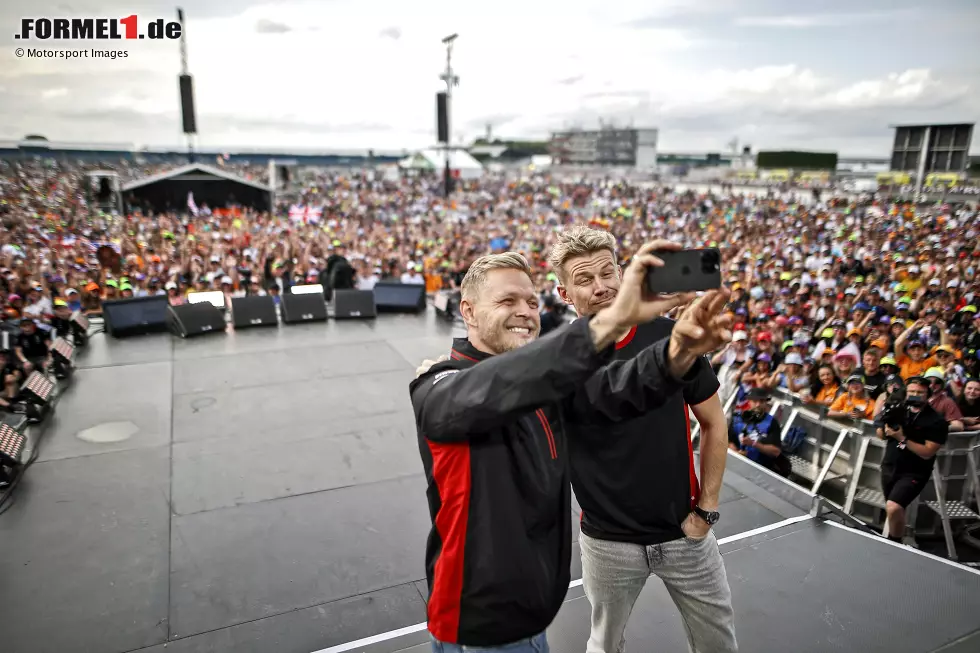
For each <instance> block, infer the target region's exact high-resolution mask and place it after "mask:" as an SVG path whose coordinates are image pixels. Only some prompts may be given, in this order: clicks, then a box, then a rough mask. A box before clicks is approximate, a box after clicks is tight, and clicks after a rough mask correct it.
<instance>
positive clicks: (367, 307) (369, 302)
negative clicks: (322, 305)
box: [333, 290, 378, 320]
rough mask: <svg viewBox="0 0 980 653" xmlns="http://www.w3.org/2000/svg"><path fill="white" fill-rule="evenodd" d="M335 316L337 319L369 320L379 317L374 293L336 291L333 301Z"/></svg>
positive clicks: (365, 291) (366, 291)
mask: <svg viewBox="0 0 980 653" xmlns="http://www.w3.org/2000/svg"><path fill="white" fill-rule="evenodd" d="M333 316H334V318H335V319H338V320H342V319H345V318H359V319H362V320H363V319H367V318H372V317H377V316H378V312H377V309H376V307H375V305H374V293H373V292H371V291H370V290H335V291H334V300H333Z"/></svg>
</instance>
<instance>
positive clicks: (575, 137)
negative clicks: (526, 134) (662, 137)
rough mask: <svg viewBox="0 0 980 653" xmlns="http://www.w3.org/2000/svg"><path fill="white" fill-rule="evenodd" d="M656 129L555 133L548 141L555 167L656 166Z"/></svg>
mask: <svg viewBox="0 0 980 653" xmlns="http://www.w3.org/2000/svg"><path fill="white" fill-rule="evenodd" d="M657 136H658V131H657V130H656V129H637V128H633V127H628V128H620V127H602V128H600V129H597V130H588V131H587V130H579V129H576V130H571V131H564V132H555V133H553V134H552V135H551V140H550V142H549V149H550V154H551V156H552V158H553V160H554V163H555V164H556V165H582V166H611V167H622V168H641V169H646V170H653V169H654V168H656V167H657Z"/></svg>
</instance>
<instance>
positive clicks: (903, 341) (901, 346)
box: [895, 320, 936, 381]
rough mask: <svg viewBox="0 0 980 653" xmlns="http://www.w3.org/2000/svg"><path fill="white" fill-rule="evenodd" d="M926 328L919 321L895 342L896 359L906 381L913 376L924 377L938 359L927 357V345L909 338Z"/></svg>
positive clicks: (922, 321)
mask: <svg viewBox="0 0 980 653" xmlns="http://www.w3.org/2000/svg"><path fill="white" fill-rule="evenodd" d="M925 326H926V323H925V321H924V320H919V321H917V322H916V323H915V324H913V325H912V326H910V327H909V328H908V329H906V330H905V331H904V332H902V335H900V336H898V338H897V339H896V340H895V359H896V360H897V361H898V367H899V369H900V370H901V374H902V378H903V379H905V380H906V381H907V380H909V379H911V378H912V377H913V376H922V375H923V374H925V371H926V370H927V369H929V368H930V367H933V366H934V365H935V364H936V359H935V358H933V357H932V356H928V357H927V356H926V343H925V342H923V341H922V340H920V339H919V338H918V336H915V337H913V338H912V339H911V340H910V339H909V336H911V335H912V334H913V333H916V334H917V333H918V330H919V329H922V328H923V327H925Z"/></svg>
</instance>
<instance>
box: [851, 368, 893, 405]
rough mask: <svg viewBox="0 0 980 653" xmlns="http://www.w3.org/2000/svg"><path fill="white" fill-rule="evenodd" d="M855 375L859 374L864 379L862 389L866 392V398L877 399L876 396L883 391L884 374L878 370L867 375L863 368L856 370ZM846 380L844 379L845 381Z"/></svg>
mask: <svg viewBox="0 0 980 653" xmlns="http://www.w3.org/2000/svg"><path fill="white" fill-rule="evenodd" d="M854 373H855V374H860V375H861V378H863V379H864V389H865V390H867V391H868V396H869V397H871V398H872V399H877V398H878V395H880V394H881V393H882V392H884V391H885V378H886V377H885V373H884V372H882V371H881V370H880V369H879V370H878V371H877V372H876V373H875V374H868V373H867V372H865V371H864V368H863V367H861V368H858V369H857V370H856V371H855V372H854ZM845 380H846V379H845Z"/></svg>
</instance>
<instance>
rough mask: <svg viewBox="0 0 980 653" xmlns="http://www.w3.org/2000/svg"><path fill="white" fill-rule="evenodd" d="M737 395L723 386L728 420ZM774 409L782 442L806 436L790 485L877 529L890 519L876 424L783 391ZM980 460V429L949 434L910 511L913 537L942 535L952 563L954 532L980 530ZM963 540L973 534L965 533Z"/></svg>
mask: <svg viewBox="0 0 980 653" xmlns="http://www.w3.org/2000/svg"><path fill="white" fill-rule="evenodd" d="M736 398H737V394H736V392H734V388H732V387H731V386H730V385H729V384H726V383H724V382H723V384H722V400H723V405H724V408H725V414H726V416H728V417H729V418H730V417H731V415H732V413H733V411H734V410H735V406H736ZM769 412H770V413H771V414H772V415H773V416H774V417H776V419H777V420H779V423H780V425H781V426H782V437H783V438H784V439H786V436H787V434H788V433H789V432H790V430H791V429H792V428H794V427H800V428H802V429H803V430H804V431H805V433H806V437H805V438H804V439H803V441H802V442H801V443H800V444H799V446H798V447H797V448H796V450H795V451H793V452H792V453H788V454H787V457H788V458H789V461H790V463H791V465H792V473H791V475H790V478H789V481H790V482H791V483H795V484H796V485H798V486H799V487H800V488H801V489H802V490H804V491H807V492H810V493H812V494H814V495H818V496H820V497H823V498H824V499H825V500H826V501H827V502H829V503H830V504H832V505H834V506H835V507H836V508H838V509H840V511H841V512H843V513H846V514H848V515H850V516H852V517H855V518H857V519H859V520H861V521H862V522H864V523H865V524H868V525H870V526H873V527H876V528H880V527H881V526H882V525H883V524H884V519H885V497H884V494H883V493H882V490H881V464H882V460H883V459H884V454H885V441H884V440H882V439H881V438H879V437H878V436H877V434H876V428H875V425H874V423H873V422H871V421H869V420H852V419H849V420H842V419H834V418H830V417H828V416H827V413H828V409H827V407H826V406H820V405H817V404H812V403H807V402H804V401H803V400H802V399H801V398H800V397H799V396H798V395H795V394H792V393H789V392H787V391H785V390H782V389H776V390H774V391H773V392H772V403H771V407H770V411H769ZM692 425H693V430H692V437H693V438H697V437H698V435H699V432H698V430H699V429H698V426H697V423H696V420H692ZM978 456H980V431H964V432H955V433H950V434H949V437H948V440H947V442H946V445H945V446H944V447H943V448H942V449H941V450H940V451H939V453H938V454H937V455H936V464H935V466H934V467H933V472H932V480H931V482H930V483H929V485H928V486H927V487H926V488H925V489H924V490H923V492H922V494H921V495H920V496H919V498H918V499H917V500H916V502H915V503H913V504H912V505H911V506H910V507H909V511H908V524H909V528H910V530H911V532H912V534H919V535H926V536H930V535H937V534H938V532H937V531H938V529H942V534H943V537H944V539H945V541H946V547H947V550H948V554H949V558H950V559H952V560H956V559H957V555H956V547H955V544H954V539H955V535H956V534H959V533H961V532H963V531H964V529H970V528H973V527H975V526H977V525H980V513H978V510H980V508H978V506H980V473H978V467H980V463H978ZM747 462H750V463H751V461H747ZM751 464H752V465H755V463H751ZM922 508H924V509H922ZM966 536H967V537H970V536H969V533H968V532H967V533H966ZM974 541H975V540H974Z"/></svg>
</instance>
